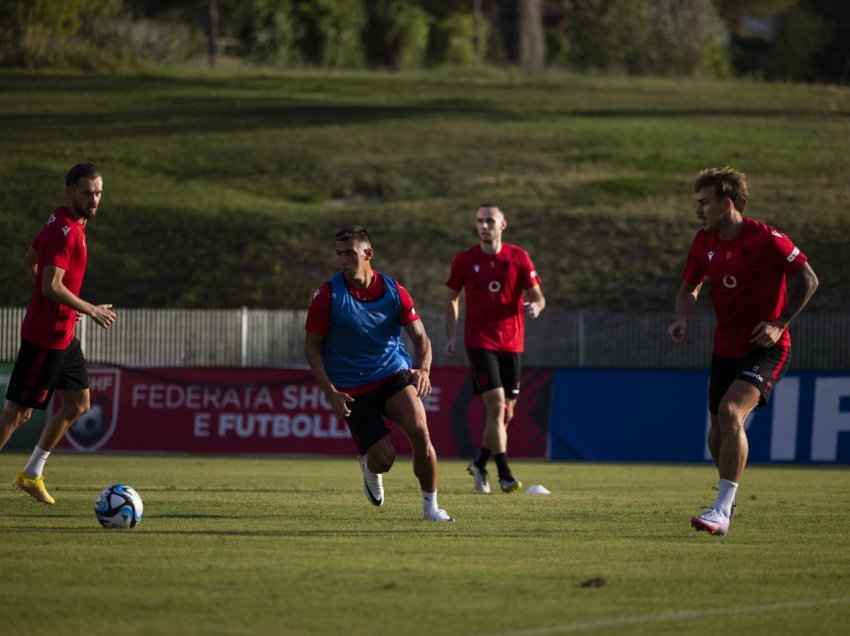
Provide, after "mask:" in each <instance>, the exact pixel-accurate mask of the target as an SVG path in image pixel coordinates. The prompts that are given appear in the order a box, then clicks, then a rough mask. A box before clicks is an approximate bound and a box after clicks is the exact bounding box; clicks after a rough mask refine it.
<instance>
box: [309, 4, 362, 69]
mask: <svg viewBox="0 0 850 636" xmlns="http://www.w3.org/2000/svg"><path fill="white" fill-rule="evenodd" d="M292 19H293V20H294V21H295V23H296V28H297V29H298V31H299V37H298V39H297V46H298V48H299V49H300V51H301V52H302V54H303V56H304V60H305V61H306V62H307V63H309V64H311V65H316V66H325V67H329V68H356V67H361V66H363V62H364V56H363V45H362V42H361V39H360V34H361V32H362V30H363V27H364V26H365V23H366V15H365V11H364V9H363V1H362V0H299V1H297V2H296V3H295V5H294V7H293V12H292Z"/></svg>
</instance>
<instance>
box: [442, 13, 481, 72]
mask: <svg viewBox="0 0 850 636" xmlns="http://www.w3.org/2000/svg"><path fill="white" fill-rule="evenodd" d="M482 26H483V27H484V29H483V33H482V34H481V39H482V41H483V42H486V41H487V38H488V34H489V29H488V28H487V26H486V25H482ZM429 36H430V38H429V42H428V62H429V64H430V65H431V66H440V65H447V66H472V65H474V64H475V62H476V57H475V55H476V53H475V20H474V19H473V16H472V15H470V14H462V13H452V14H449V15H448V16H446V17H445V18H443V19H442V20H438V21H436V22H435V23H434V26H433V27H432V28H431V32H430V34H429Z"/></svg>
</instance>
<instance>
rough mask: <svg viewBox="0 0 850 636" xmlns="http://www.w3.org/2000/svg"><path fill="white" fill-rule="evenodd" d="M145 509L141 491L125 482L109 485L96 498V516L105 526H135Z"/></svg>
mask: <svg viewBox="0 0 850 636" xmlns="http://www.w3.org/2000/svg"><path fill="white" fill-rule="evenodd" d="M143 511H144V504H143V503H142V498H141V497H140V496H139V493H137V492H136V491H135V490H134V489H133V488H131V487H130V486H125V485H124V484H112V485H111V486H107V487H106V488H104V489H103V490H101V491H100V493H98V495H97V498H96V499H95V500H94V516H95V517H97V520H98V521H99V522H100V525H102V526H103V527H104V528H121V529H127V528H135V527H136V524H138V523H139V521H141V519H142V512H143Z"/></svg>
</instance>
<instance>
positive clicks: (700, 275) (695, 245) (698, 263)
mask: <svg viewBox="0 0 850 636" xmlns="http://www.w3.org/2000/svg"><path fill="white" fill-rule="evenodd" d="M699 237H700V235H699V234H697V235H696V236H694V240H693V242H692V243H691V247H690V249H688V260H687V262H686V263H685V271H684V272H683V273H682V278H684V279H685V282H686V283H688V285H699V284H700V283H702V282H703V281H704V280H705V269H704V268H703V266H702V260H701V259H700V251H701V250H700V246H699V243H700V241H699Z"/></svg>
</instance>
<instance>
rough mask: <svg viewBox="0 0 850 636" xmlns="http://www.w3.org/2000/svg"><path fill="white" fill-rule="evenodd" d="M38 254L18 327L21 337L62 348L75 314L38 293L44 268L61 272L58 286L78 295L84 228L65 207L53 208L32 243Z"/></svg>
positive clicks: (83, 264) (83, 261) (70, 333)
mask: <svg viewBox="0 0 850 636" xmlns="http://www.w3.org/2000/svg"><path fill="white" fill-rule="evenodd" d="M32 247H33V249H34V250H35V251H36V252H38V270H37V272H36V281H35V289H34V290H33V294H32V298H31V299H30V304H29V307H28V308H27V313H26V315H25V316H24V321H23V323H22V325H21V338H22V339H23V340H26V341H28V342H32V343H34V344H37V345H40V346H43V347H48V348H50V349H65V348H67V346H68V345H69V344H70V342H71V340H72V339H73V338H74V329H75V326H76V322H77V312H76V311H74V310H73V309H71V308H70V307H68V306H66V305H61V304H59V303H57V302H54V301H52V300H50V299H49V298H47V297H45V296H44V294H42V292H41V285H42V280H43V278H44V268H45V267H46V266H47V265H55V266H56V267H59V268H61V269H63V270H65V275H64V276H63V277H62V283H63V284H64V285H65V287H67V288H68V290H70V291H71V293H73V294H75V295H77V296H78V295H79V294H80V287H82V285H83V276H84V275H85V273H86V261H87V252H86V228H85V226H84V225H82V224H81V223H80V220H79V219H74V217H73V215H72V214H71V211H70V210H68V208H66V207H61V208H56V209H55V210H53V213H52V214H51V215H50V217H49V218H48V219H47V223H46V224H45V225H44V228H43V229H42V230H41V233H40V234H39V235H38V236H36V237H35V239H34V240H33V242H32Z"/></svg>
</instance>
